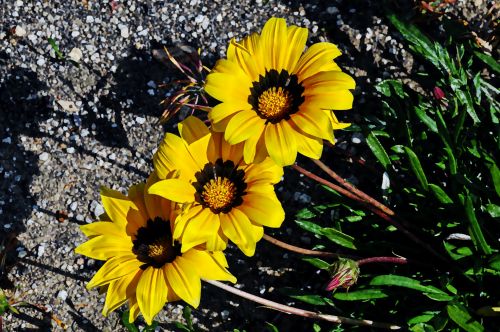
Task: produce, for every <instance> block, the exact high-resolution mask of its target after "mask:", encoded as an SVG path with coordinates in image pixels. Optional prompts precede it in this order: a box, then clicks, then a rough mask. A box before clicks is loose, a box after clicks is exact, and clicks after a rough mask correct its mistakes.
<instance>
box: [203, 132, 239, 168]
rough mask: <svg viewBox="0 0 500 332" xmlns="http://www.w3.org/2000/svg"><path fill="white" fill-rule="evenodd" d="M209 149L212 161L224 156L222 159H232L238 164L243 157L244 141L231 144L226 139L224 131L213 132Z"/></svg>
mask: <svg viewBox="0 0 500 332" xmlns="http://www.w3.org/2000/svg"><path fill="white" fill-rule="evenodd" d="M208 150H209V153H208V154H209V161H211V162H212V163H215V161H217V159H219V158H222V160H232V161H233V162H234V164H235V165H238V164H240V162H241V159H242V157H243V143H238V144H234V145H231V144H229V143H228V142H227V141H226V140H225V139H224V134H223V133H212V137H211V140H210V144H209V145H208Z"/></svg>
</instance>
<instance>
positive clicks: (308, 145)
mask: <svg viewBox="0 0 500 332" xmlns="http://www.w3.org/2000/svg"><path fill="white" fill-rule="evenodd" d="M291 125H292V127H293V128H294V129H295V132H294V133H295V140H296V141H297V150H298V151H299V153H301V154H303V155H304V156H306V157H309V158H312V159H319V158H321V153H322V152H323V140H322V139H321V138H317V137H314V136H311V135H309V134H307V133H305V132H303V131H302V130H300V128H298V127H296V126H295V124H294V123H293V122H292V123H291Z"/></svg>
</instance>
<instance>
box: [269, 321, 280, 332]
mask: <svg viewBox="0 0 500 332" xmlns="http://www.w3.org/2000/svg"><path fill="white" fill-rule="evenodd" d="M266 328H267V330H268V331H269V332H280V330H278V328H277V327H276V326H274V325H273V324H271V323H269V322H266Z"/></svg>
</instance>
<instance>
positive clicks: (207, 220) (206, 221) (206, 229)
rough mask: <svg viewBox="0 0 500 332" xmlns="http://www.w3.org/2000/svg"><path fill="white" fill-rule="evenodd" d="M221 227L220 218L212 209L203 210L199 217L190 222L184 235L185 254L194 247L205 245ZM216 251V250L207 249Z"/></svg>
mask: <svg viewBox="0 0 500 332" xmlns="http://www.w3.org/2000/svg"><path fill="white" fill-rule="evenodd" d="M219 227H220V221H219V216H218V215H216V214H214V213H212V212H211V211H210V209H208V208H205V209H203V210H202V211H201V212H200V213H199V214H198V215H197V216H195V217H194V218H193V219H191V220H189V221H188V223H187V226H186V229H185V230H184V233H183V235H182V248H181V251H182V252H183V253H184V252H186V251H187V250H189V249H191V248H192V247H194V246H197V245H199V244H202V243H205V242H207V241H208V239H209V238H210V237H212V236H213V235H214V234H216V233H217V231H218V230H219ZM207 249H208V250H214V248H207Z"/></svg>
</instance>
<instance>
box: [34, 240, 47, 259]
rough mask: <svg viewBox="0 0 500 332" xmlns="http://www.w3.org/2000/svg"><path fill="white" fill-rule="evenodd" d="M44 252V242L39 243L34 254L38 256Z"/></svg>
mask: <svg viewBox="0 0 500 332" xmlns="http://www.w3.org/2000/svg"><path fill="white" fill-rule="evenodd" d="M44 253H45V244H43V243H41V244H40V245H39V246H38V250H37V253H36V255H37V256H38V257H42V256H43V254H44Z"/></svg>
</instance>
